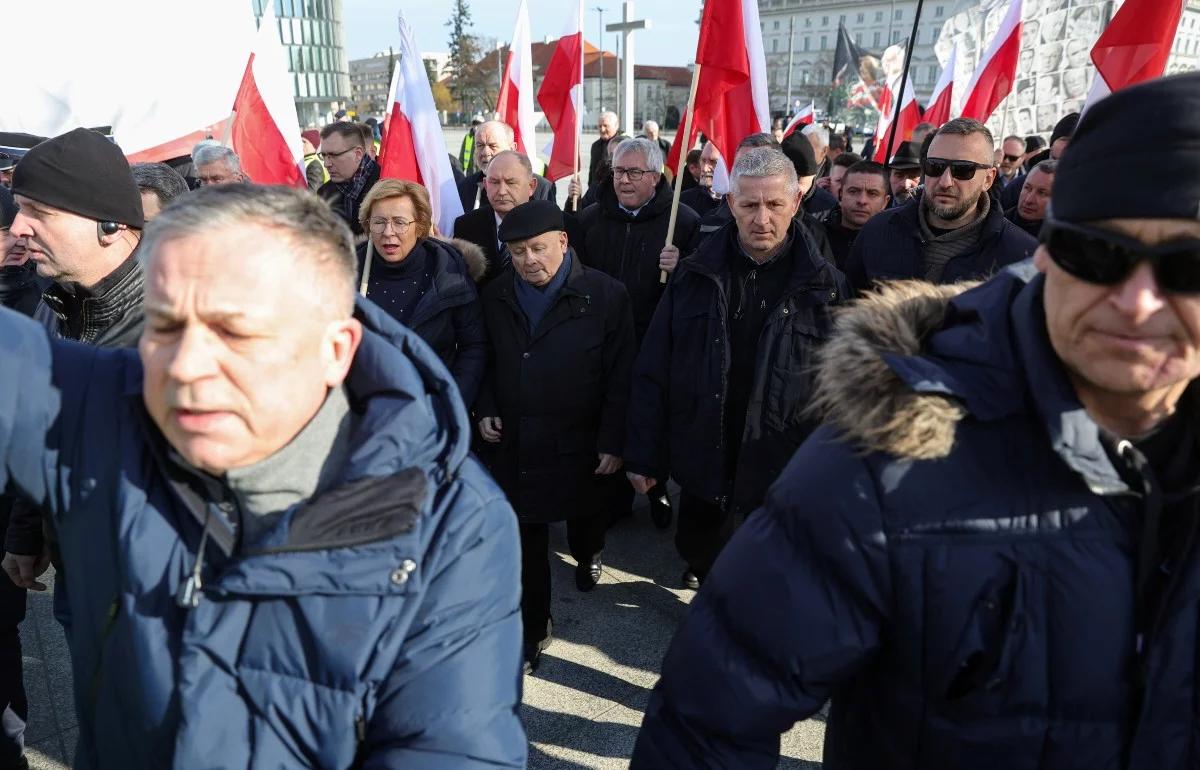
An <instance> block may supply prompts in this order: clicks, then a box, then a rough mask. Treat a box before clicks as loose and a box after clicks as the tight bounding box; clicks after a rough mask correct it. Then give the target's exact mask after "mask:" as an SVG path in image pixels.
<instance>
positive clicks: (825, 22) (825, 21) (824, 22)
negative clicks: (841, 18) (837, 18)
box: [821, 16, 829, 27]
mask: <svg viewBox="0 0 1200 770" xmlns="http://www.w3.org/2000/svg"><path fill="white" fill-rule="evenodd" d="M821 26H822V27H828V26H829V17H828V16H822V17H821Z"/></svg>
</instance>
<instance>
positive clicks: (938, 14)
mask: <svg viewBox="0 0 1200 770" xmlns="http://www.w3.org/2000/svg"><path fill="white" fill-rule="evenodd" d="M944 10H945V9H944V8H942V6H940V5H939V6H938V7H936V8H934V9H933V18H935V19H940V18H942V11H944Z"/></svg>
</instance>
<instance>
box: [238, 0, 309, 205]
mask: <svg viewBox="0 0 1200 770" xmlns="http://www.w3.org/2000/svg"><path fill="white" fill-rule="evenodd" d="M233 111H234V115H233V116H232V117H233V125H232V127H231V128H230V132H229V144H230V146H231V147H232V148H233V151H234V152H236V153H237V154H238V158H240V159H241V162H242V170H243V171H244V172H246V174H247V175H248V176H249V177H250V179H252V180H253V181H255V182H257V183H259V184H286V185H294V186H296V187H304V186H305V181H304V170H303V169H304V151H303V150H302V149H301V147H300V121H299V120H298V119H297V118H296V102H295V101H294V100H293V98H292V76H291V74H289V73H288V65H287V59H286V58H285V56H284V51H283V44H282V43H280V41H279V23H278V22H277V21H276V20H275V4H274V3H267V4H266V5H264V6H263V15H262V20H261V21H260V22H259V25H258V34H257V35H256V36H255V38H254V48H253V49H251V51H250V59H249V61H247V62H246V71H245V72H244V73H243V74H242V83H241V85H240V86H239V87H238V92H237V96H236V97H235V98H234V100H233Z"/></svg>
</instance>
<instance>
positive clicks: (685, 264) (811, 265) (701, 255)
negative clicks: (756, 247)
mask: <svg viewBox="0 0 1200 770" xmlns="http://www.w3.org/2000/svg"><path fill="white" fill-rule="evenodd" d="M737 238H738V234H737V223H736V222H729V223H728V224H726V225H724V226H723V227H722V228H721V229H720V230H718V231H717V232H715V233H713V234H712V235H710V236H708V237H707V238H705V239H704V240H703V241H701V243H700V248H699V249H697V250H696V253H695V254H693V255H692V256H690V257H688V258H687V259H685V260H681V261H680V263H679V267H678V268H676V272H682V273H687V272H696V273H700V274H703V275H707V276H709V277H710V278H713V279H714V280H716V281H717V282H718V283H720V284H721V285H722V286H724V285H726V284H727V283H728V282H729V279H730V266H731V264H732V260H733V259H743V258H744V257H743V256H742V253H743V252H742V247H741V244H740V243H739V242H738V240H737ZM788 238H790V239H791V243H792V246H791V248H792V272H791V275H790V276H789V277H788V286H789V287H790V288H796V287H799V286H806V285H817V286H820V287H823V288H824V287H836V282H835V281H834V280H833V276H832V275H831V273H830V270H829V267H830V265H829V263H828V262H826V261H825V259H824V258H823V257H821V256H820V255H819V254H817V253H816V252H815V251H814V250H813V249H811V248H810V247H809V239H808V238H806V237H804V234H803V232H802V231H801V228H800V225H799V224H798V223H797V222H796V221H795V220H792V223H791V224H790V225H789V226H788Z"/></svg>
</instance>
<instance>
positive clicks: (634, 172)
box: [613, 166, 657, 182]
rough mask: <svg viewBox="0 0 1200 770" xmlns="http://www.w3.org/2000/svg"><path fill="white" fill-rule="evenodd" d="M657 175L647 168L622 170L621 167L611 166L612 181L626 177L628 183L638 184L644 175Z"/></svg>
mask: <svg viewBox="0 0 1200 770" xmlns="http://www.w3.org/2000/svg"><path fill="white" fill-rule="evenodd" d="M654 173H657V172H655V171H652V170H650V169H648V168H623V167H621V166H613V179H619V178H620V177H623V176H624V177H628V178H629V181H630V182H640V181H642V177H644V176H645V175H646V174H654Z"/></svg>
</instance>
